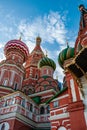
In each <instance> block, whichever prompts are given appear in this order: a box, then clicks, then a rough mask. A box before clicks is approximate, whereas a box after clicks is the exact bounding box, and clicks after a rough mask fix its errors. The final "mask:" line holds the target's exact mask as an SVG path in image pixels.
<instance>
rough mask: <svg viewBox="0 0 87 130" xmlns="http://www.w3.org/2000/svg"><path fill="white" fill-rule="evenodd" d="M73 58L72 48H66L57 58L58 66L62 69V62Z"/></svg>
mask: <svg viewBox="0 0 87 130" xmlns="http://www.w3.org/2000/svg"><path fill="white" fill-rule="evenodd" d="M73 57H74V48H71V47H69V46H67V48H65V49H64V50H62V51H61V52H60V53H59V56H58V62H59V65H60V66H61V67H62V68H63V63H64V61H65V60H68V59H70V58H73Z"/></svg>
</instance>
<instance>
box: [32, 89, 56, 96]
mask: <svg viewBox="0 0 87 130" xmlns="http://www.w3.org/2000/svg"><path fill="white" fill-rule="evenodd" d="M48 92H54V94H56V93H57V92H56V91H55V90H53V89H50V90H46V91H42V92H38V93H35V94H32V95H29V97H34V96H38V95H40V94H46V93H48Z"/></svg>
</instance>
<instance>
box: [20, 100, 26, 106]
mask: <svg viewBox="0 0 87 130" xmlns="http://www.w3.org/2000/svg"><path fill="white" fill-rule="evenodd" d="M21 105H22V106H23V107H25V99H22V104H21Z"/></svg>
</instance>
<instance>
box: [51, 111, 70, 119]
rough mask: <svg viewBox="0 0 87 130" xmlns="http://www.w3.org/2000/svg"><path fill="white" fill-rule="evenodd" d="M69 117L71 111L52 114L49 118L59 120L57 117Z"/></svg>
mask: <svg viewBox="0 0 87 130" xmlns="http://www.w3.org/2000/svg"><path fill="white" fill-rule="evenodd" d="M68 117H69V112H67V113H62V114H58V115H54V116H50V118H49V120H57V119H62V118H68Z"/></svg>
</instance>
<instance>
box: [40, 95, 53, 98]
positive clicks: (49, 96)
mask: <svg viewBox="0 0 87 130" xmlns="http://www.w3.org/2000/svg"><path fill="white" fill-rule="evenodd" d="M50 96H51V97H52V96H53V95H52V94H51V95H48V96H43V97H41V99H44V98H48V97H50Z"/></svg>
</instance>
